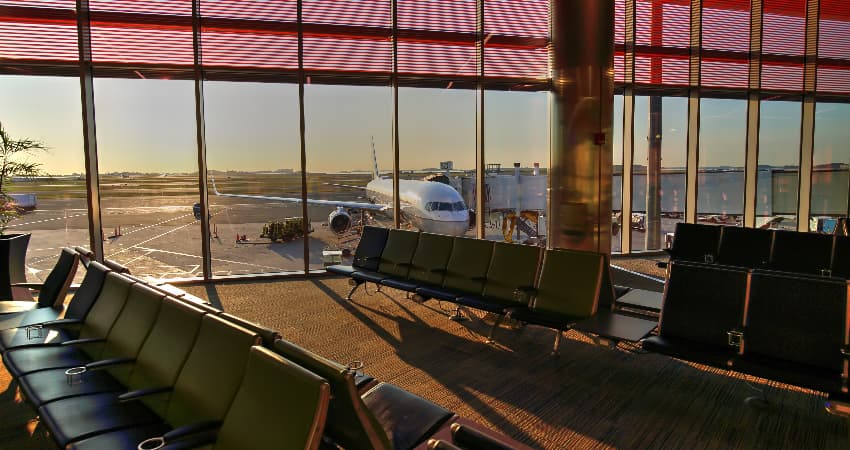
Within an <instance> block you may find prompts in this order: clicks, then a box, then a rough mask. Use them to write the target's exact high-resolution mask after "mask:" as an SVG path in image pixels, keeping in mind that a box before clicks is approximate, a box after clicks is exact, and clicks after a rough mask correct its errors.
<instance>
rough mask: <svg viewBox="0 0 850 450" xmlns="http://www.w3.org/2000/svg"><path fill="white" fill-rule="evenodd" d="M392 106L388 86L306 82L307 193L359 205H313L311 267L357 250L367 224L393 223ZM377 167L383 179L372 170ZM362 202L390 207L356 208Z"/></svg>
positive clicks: (316, 197)
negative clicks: (373, 156) (373, 151)
mask: <svg viewBox="0 0 850 450" xmlns="http://www.w3.org/2000/svg"><path fill="white" fill-rule="evenodd" d="M392 107H393V103H392V90H391V89H390V88H389V87H388V86H345V85H339V86H336V85H319V84H310V85H306V86H304V111H305V117H306V123H307V135H306V139H307V197H308V198H310V199H317V200H327V201H334V202H336V201H339V202H352V203H354V204H355V205H352V207H345V206H344V207H342V208H340V207H339V205H326V206H325V205H311V206H310V207H309V208H308V216H309V218H310V226H311V227H312V229H313V232H312V233H311V234H310V239H309V245H310V269H311V270H313V269H321V268H323V267H324V264H325V263H328V264H330V263H333V262H336V261H337V258H343V256H342V255H340V254H339V253H337V252H343V253H348V252H351V253H352V254H353V253H354V250H355V249H356V248H357V244H358V243H359V242H360V231H361V229H362V226H363V225H372V226H381V227H389V228H392V226H393V211H392V208H391V206H392V202H393V199H392V189H393V188H392V168H393V140H392ZM372 148H374V149H375V155H376V158H375V159H374V160H373V158H372ZM376 165H377V170H378V172H379V177H375V176H374V174H373V172H374V170H375V167H376ZM376 178H382V179H383V180H376ZM358 203H359V204H364V205H366V206H369V205H370V204H373V203H374V204H376V205H389V206H390V209H386V210H383V211H382V210H380V208H379V207H376V209H366V208H356V207H354V206H356V204H358ZM342 260H343V262H346V263H348V262H350V260H349V259H342Z"/></svg>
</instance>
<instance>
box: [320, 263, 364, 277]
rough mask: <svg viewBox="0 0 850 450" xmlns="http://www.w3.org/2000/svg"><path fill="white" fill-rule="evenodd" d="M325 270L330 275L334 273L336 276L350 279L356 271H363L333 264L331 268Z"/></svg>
mask: <svg viewBox="0 0 850 450" xmlns="http://www.w3.org/2000/svg"><path fill="white" fill-rule="evenodd" d="M325 270H327V271H328V272H330V273H335V274H338V275H345V276H349V277H350V276H351V274H352V273H354V272H356V271H358V270H363V269H358V268H357V267H354V266H344V265H342V264H335V265H333V266H328V267H325Z"/></svg>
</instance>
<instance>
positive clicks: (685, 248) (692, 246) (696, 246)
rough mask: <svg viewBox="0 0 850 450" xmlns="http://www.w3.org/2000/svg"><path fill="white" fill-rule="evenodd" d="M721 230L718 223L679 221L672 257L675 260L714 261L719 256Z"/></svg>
mask: <svg viewBox="0 0 850 450" xmlns="http://www.w3.org/2000/svg"><path fill="white" fill-rule="evenodd" d="M721 230H722V228H721V227H719V226H717V225H705V224H701V223H686V222H679V223H677V224H676V232H675V234H674V235H673V245H672V246H671V247H670V257H671V258H672V259H673V260H674V261H698V262H713V261H714V260H715V259H716V258H717V249H718V247H719V245H720V232H721Z"/></svg>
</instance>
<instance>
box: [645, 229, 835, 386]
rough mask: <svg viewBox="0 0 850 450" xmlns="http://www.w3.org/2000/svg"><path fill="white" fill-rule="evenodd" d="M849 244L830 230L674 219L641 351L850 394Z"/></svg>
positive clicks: (797, 384)
mask: <svg viewBox="0 0 850 450" xmlns="http://www.w3.org/2000/svg"><path fill="white" fill-rule="evenodd" d="M848 250H850V241H848V240H847V238H844V237H834V236H831V235H824V234H815V233H803V232H794V231H772V230H762V229H747V228H738V227H718V226H710V225H695V224H678V225H677V228H676V234H675V237H674V242H673V248H672V251H671V252H670V253H671V260H670V262H669V264H668V267H667V271H668V273H667V281H666V286H665V293H664V302H663V307H662V310H661V318H660V323H659V330H658V335H657V336H652V337H649V338H647V339H645V340H644V341H643V348H644V349H646V350H649V351H652V352H657V353H662V354H666V355H670V356H673V357H676V358H680V359H684V360H688V361H693V362H698V363H703V364H708V365H711V366H715V367H719V368H724V369H731V370H734V371H737V372H741V373H745V374H751V375H754V376H759V377H763V378H768V379H772V380H777V381H780V382H785V383H788V384H793V385H796V386H801V387H805V388H809V389H814V390H817V391H821V392H825V393H827V394H828V395H829V397H830V398H831V399H838V400H839V401H846V399H847V398H848V397H847V392H848V367H850V310H848V307H850V304H848V289H850V285H848V281H847V277H848V274H850V273H848V261H847V259H846V258H847V257H848V256H850V252H848Z"/></svg>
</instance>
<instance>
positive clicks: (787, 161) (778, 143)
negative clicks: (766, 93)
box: [756, 100, 803, 230]
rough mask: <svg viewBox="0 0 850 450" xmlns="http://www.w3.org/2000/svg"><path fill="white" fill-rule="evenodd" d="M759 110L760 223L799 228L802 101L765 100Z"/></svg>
mask: <svg viewBox="0 0 850 450" xmlns="http://www.w3.org/2000/svg"><path fill="white" fill-rule="evenodd" d="M759 111H760V114H761V116H760V118H759V158H758V176H757V178H756V183H757V186H756V226H757V227H760V226H767V227H770V228H780V229H788V230H796V229H797V195H798V194H797V191H798V189H797V185H798V181H799V178H800V177H799V170H800V129H801V123H800V122H801V120H802V111H803V109H802V103H801V102H800V101H777V100H763V101H762V102H761V105H760V108H759Z"/></svg>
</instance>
